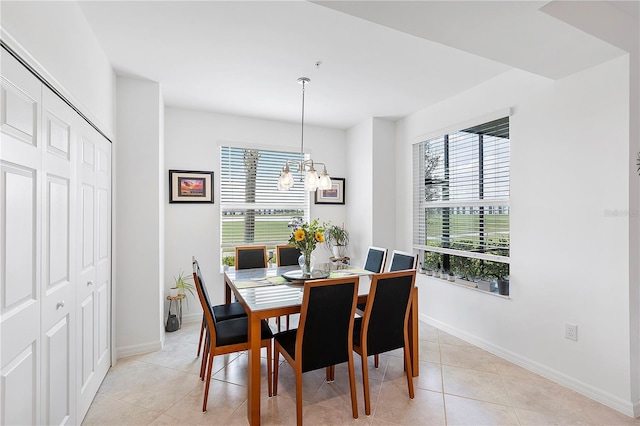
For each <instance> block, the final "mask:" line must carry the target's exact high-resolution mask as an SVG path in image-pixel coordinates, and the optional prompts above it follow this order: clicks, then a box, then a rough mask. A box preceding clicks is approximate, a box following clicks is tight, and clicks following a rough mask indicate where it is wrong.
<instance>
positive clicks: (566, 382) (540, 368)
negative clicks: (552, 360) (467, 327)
mask: <svg viewBox="0 0 640 426" xmlns="http://www.w3.org/2000/svg"><path fill="white" fill-rule="evenodd" d="M419 318H420V320H421V321H424V322H426V323H427V324H430V325H432V326H434V327H437V328H439V329H440V330H442V331H444V332H447V333H449V334H451V335H452V336H455V337H457V338H459V339H462V340H464V341H466V342H469V343H471V344H473V345H475V346H477V347H479V348H482V349H484V350H486V351H488V352H491V353H492V354H494V355H496V356H499V357H500V358H504V359H506V360H507V361H510V362H512V363H514V364H516V365H519V366H520V367H523V368H526V369H527V370H529V371H533V372H534V373H536V374H539V375H540V376H542V377H545V378H547V379H549V380H552V381H554V382H556V383H558V384H560V385H562V386H564V387H566V388H569V389H571V390H574V391H576V392H578V393H580V394H582V395H584V396H586V397H588V398H591V399H593V400H595V401H598V402H600V403H601V404H604V405H606V406H607V407H610V408H612V409H614V410H616V411H619V412H620V413H622V414H624V415H626V416H629V417H636V416H638V415H640V401H638V402H636V403H635V404H634V403H632V402H631V401H626V400H623V399H622V398H619V397H617V396H615V395H612V394H610V393H608V392H605V391H603V390H601V389H598V388H596V387H594V386H591V385H589V384H587V383H584V382H582V381H580V380H577V379H575V378H573V377H570V376H567V375H566V374H564V373H562V372H560V371H557V370H554V369H552V368H549V367H547V366H545V365H543V364H540V363H538V362H535V361H533V360H531V359H528V358H526V357H523V356H521V355H518V354H516V353H514V352H511V351H509V350H506V349H504V348H502V347H500V346H496V345H494V344H492V343H490V342H487V341H486V340H483V339H480V338H478V337H476V336H473V335H470V334H468V333H466V332H464V331H462V330H458V329H456V328H453V327H451V326H449V325H447V324H444V323H442V322H440V321H438V320H435V319H433V318H431V317H428V316H426V315H423V314H419Z"/></svg>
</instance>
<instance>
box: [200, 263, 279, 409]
mask: <svg viewBox="0 0 640 426" xmlns="http://www.w3.org/2000/svg"><path fill="white" fill-rule="evenodd" d="M193 281H194V283H195V286H196V290H197V292H198V298H199V299H200V304H201V305H202V310H203V311H204V319H205V327H204V328H205V346H204V351H203V353H202V362H201V365H200V379H201V380H204V381H205V388H204V399H203V402H202V411H203V412H205V411H207V399H208V397H209V384H210V383H211V370H212V368H213V358H214V357H215V356H216V355H223V354H228V353H233V352H240V351H246V350H249V321H248V318H247V317H246V316H245V317H242V318H234V319H228V320H226V321H218V320H217V319H216V318H215V316H214V314H213V309H212V308H211V303H210V299H209V293H208V291H207V287H206V286H205V285H204V282H203V280H202V274H201V272H200V265H199V264H198V261H197V260H196V259H195V257H194V258H193ZM261 327H262V329H261V332H262V336H261V339H262V341H261V347H263V348H267V385H268V391H269V396H271V395H272V389H273V388H272V379H271V371H272V370H271V368H272V362H273V359H272V348H271V341H272V338H273V334H272V333H271V329H270V328H269V325H268V324H267V322H266V321H264V320H262V323H261Z"/></svg>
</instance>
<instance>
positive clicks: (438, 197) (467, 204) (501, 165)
mask: <svg viewBox="0 0 640 426" xmlns="http://www.w3.org/2000/svg"><path fill="white" fill-rule="evenodd" d="M509 161H510V153H509V118H508V117H505V118H501V119H498V120H494V121H491V122H488V123H484V124H481V125H478V126H474V127H470V128H467V129H464V130H461V131H458V132H455V133H451V134H447V135H443V136H440V137H436V138H433V139H429V140H426V141H424V142H421V143H418V144H415V145H414V148H413V162H414V164H413V166H414V167H413V170H414V247H415V248H416V249H420V250H427V251H434V252H440V253H445V254H452V255H460V256H465V257H473V258H478V259H485V260H493V261H499V262H508V261H509Z"/></svg>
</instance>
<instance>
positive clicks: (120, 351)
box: [116, 340, 162, 358]
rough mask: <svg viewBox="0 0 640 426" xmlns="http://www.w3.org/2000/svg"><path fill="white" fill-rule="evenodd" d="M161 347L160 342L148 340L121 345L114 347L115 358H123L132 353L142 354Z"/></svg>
mask: <svg viewBox="0 0 640 426" xmlns="http://www.w3.org/2000/svg"><path fill="white" fill-rule="evenodd" d="M160 349H162V342H160V341H159V340H158V341H155V342H148V343H141V344H139V345H131V346H123V347H121V348H116V358H124V357H128V356H132V355H142V354H146V353H149V352H155V351H159V350H160Z"/></svg>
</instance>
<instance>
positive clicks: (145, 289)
mask: <svg viewBox="0 0 640 426" xmlns="http://www.w3.org/2000/svg"><path fill="white" fill-rule="evenodd" d="M163 108H164V106H163V105H162V95H161V93H160V86H159V85H158V83H156V82H152V81H148V80H140V79H134V78H125V77H119V78H118V114H117V119H118V133H117V138H118V150H117V154H116V155H117V164H116V170H115V174H114V176H115V181H116V184H117V187H118V191H117V195H116V199H117V205H116V215H117V216H118V227H117V229H115V236H116V246H117V249H116V260H117V264H118V269H117V272H116V280H115V281H116V282H117V292H116V299H115V318H116V343H115V348H116V351H117V354H118V357H121V356H126V355H130V354H135V353H141V352H145V351H151V350H157V349H160V348H161V344H162V339H163V337H164V330H163V328H162V323H163V319H164V310H163V306H164V297H165V295H166V293H165V292H164V288H163V282H164V281H165V279H164V265H163V263H162V260H163V254H164V246H163V234H164V229H165V228H164V223H163V214H164V204H165V198H164V194H165V189H164V179H161V176H163V175H164V173H163V168H164V164H162V160H163V145H164V141H163V140H162V136H163V130H162V128H163V126H164V122H163V121H162V110H163Z"/></svg>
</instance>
